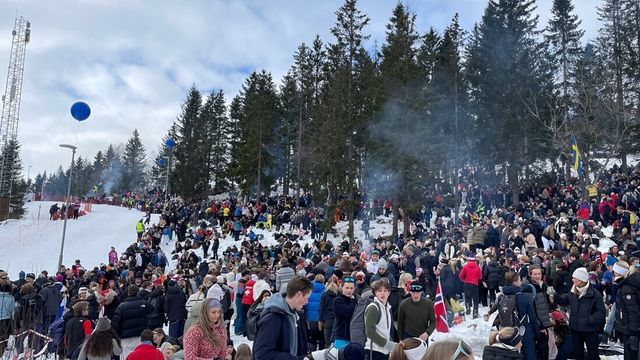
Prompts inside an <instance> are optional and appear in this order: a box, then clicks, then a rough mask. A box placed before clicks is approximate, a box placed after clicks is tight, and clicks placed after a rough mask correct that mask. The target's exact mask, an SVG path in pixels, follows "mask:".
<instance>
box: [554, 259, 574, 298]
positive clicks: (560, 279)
mask: <svg viewBox="0 0 640 360" xmlns="http://www.w3.org/2000/svg"><path fill="white" fill-rule="evenodd" d="M571 285H573V284H572V282H571V274H569V271H568V270H567V265H565V264H564V263H560V264H558V265H556V273H555V274H554V277H553V290H555V292H556V296H560V295H564V294H566V293H568V292H569V291H571Z"/></svg>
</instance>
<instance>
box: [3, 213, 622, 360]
mask: <svg viewBox="0 0 640 360" xmlns="http://www.w3.org/2000/svg"><path fill="white" fill-rule="evenodd" d="M52 204H53V202H47V201H44V202H31V203H28V204H27V205H26V207H27V215H26V216H25V217H24V218H23V219H21V220H9V221H6V222H3V223H0V249H2V251H1V252H0V269H2V270H5V271H8V272H9V275H10V277H11V278H12V279H16V278H17V277H18V272H20V270H24V271H25V272H33V273H36V274H37V273H38V272H40V271H42V270H44V269H46V270H48V271H49V273H52V272H53V271H54V269H55V267H56V265H57V263H58V254H59V251H60V240H61V237H62V226H63V221H50V220H49V207H50V206H51V205H52ZM38 212H40V215H39V216H38ZM142 216H143V213H141V212H139V211H136V210H128V209H126V208H122V207H117V206H110V205H94V206H93V208H92V212H91V213H90V214H89V215H86V216H83V217H80V218H79V219H78V220H69V221H68V223H67V234H66V241H65V252H64V263H65V264H66V265H67V266H69V265H71V264H72V263H73V261H74V260H75V259H80V260H81V261H82V264H83V265H84V266H85V267H93V266H97V265H99V264H101V263H104V262H107V253H108V252H109V249H110V247H111V246H115V247H116V250H117V251H118V253H121V252H122V251H123V250H124V249H125V248H126V247H128V246H129V245H130V244H131V243H132V242H134V241H136V231H135V224H136V222H137V221H138V220H140V218H141V217H142ZM158 217H159V216H158V215H154V216H153V217H152V219H151V221H152V223H157V221H158ZM360 226H361V222H359V221H356V222H355V235H356V237H357V238H360V239H363V238H364V233H363V232H362V231H361V229H360ZM347 227H348V224H347V223H346V222H341V223H339V224H337V225H336V229H337V230H338V235H337V236H336V237H333V236H332V235H329V236H328V238H329V239H330V240H332V241H333V243H334V245H339V243H340V242H341V241H342V239H343V238H344V237H346V234H347ZM399 227H400V229H399V231H402V229H403V227H402V223H400V224H399ZM255 232H256V233H257V234H262V235H264V240H263V243H265V244H267V245H271V244H275V243H276V241H275V239H274V238H273V233H272V232H271V231H268V230H255ZM369 233H370V235H371V237H373V238H376V237H377V236H378V235H383V236H385V235H389V234H391V220H390V219H388V218H384V217H380V218H378V219H377V221H372V222H371V226H370V231H369ZM310 241H311V240H308V237H307V240H305V241H302V242H301V244H302V245H303V246H304V244H305V243H308V242H310ZM232 244H234V242H233V241H232V239H231V238H230V237H229V238H227V239H224V240H223V241H221V244H220V252H222V251H224V250H225V249H226V248H227V246H230V245H232ZM238 245H239V244H238ZM172 248H173V244H171V245H168V246H164V245H163V250H164V251H165V253H166V254H167V255H169V254H170V253H171V249H172ZM198 255H199V256H202V253H201V250H198ZM171 263H173V266H170V268H175V261H172V262H171ZM487 311H488V309H487V308H480V314H481V315H482V314H484V313H486V312H487ZM493 317H495V314H494V315H493ZM493 317H492V318H491V319H490V321H489V322H485V321H484V320H482V319H475V320H467V321H465V322H463V323H462V324H460V325H457V326H455V327H453V328H452V329H451V332H450V333H448V334H442V333H434V334H433V335H432V337H431V339H430V341H437V340H442V339H449V338H455V339H463V340H464V341H465V342H467V343H468V344H469V346H471V348H472V349H473V351H474V355H475V357H476V359H481V354H482V349H483V347H484V346H485V345H486V344H487V342H488V338H489V334H490V332H491V328H490V325H489V324H491V323H492V322H493ZM232 339H233V341H234V343H235V345H236V346H237V345H238V344H240V343H248V344H251V342H250V341H248V340H247V339H246V338H244V337H238V336H233V338H232ZM601 358H603V359H616V357H604V356H603V357H601ZM620 358H621V357H620Z"/></svg>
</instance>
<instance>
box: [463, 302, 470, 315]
mask: <svg viewBox="0 0 640 360" xmlns="http://www.w3.org/2000/svg"><path fill="white" fill-rule="evenodd" d="M464 306H465V307H466V308H467V311H466V314H467V315H470V314H471V306H469V305H467V304H465V305H464Z"/></svg>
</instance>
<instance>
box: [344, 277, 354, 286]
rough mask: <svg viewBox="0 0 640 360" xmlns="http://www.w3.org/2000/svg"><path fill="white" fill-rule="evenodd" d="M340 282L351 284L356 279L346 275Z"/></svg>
mask: <svg viewBox="0 0 640 360" xmlns="http://www.w3.org/2000/svg"><path fill="white" fill-rule="evenodd" d="M342 282H343V283H351V284H353V283H355V282H356V280H355V279H354V278H352V277H351V276H346V277H343V278H342Z"/></svg>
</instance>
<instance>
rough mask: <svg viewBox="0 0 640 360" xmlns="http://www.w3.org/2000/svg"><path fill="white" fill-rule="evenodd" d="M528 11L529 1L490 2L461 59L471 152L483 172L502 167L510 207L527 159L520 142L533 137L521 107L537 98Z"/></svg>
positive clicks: (531, 7)
mask: <svg viewBox="0 0 640 360" xmlns="http://www.w3.org/2000/svg"><path fill="white" fill-rule="evenodd" d="M533 10H534V1H533V0H499V1H498V0H491V1H490V2H489V4H488V5H487V8H486V10H485V13H484V15H483V17H482V22H481V23H480V24H479V25H478V26H477V27H476V28H475V29H474V32H473V34H472V40H471V46H470V48H469V49H468V54H467V57H468V66H467V69H466V70H467V76H468V78H469V83H470V90H471V91H470V93H471V97H472V99H473V102H474V103H473V105H474V112H475V114H474V115H475V119H474V122H475V124H474V125H475V126H474V127H475V131H474V134H473V136H475V137H476V138H477V139H478V140H477V143H476V145H477V146H476V147H475V149H476V153H477V154H478V155H479V156H480V159H481V161H482V163H483V164H484V166H486V167H487V168H490V167H491V166H494V167H495V165H496V164H502V166H503V169H504V170H506V175H507V178H508V182H509V186H510V188H511V192H512V201H513V202H514V203H517V202H518V200H519V198H518V193H519V189H518V187H519V171H520V169H522V168H524V165H525V164H524V161H523V159H525V158H526V157H527V150H526V149H527V143H526V141H525V143H524V144H521V143H520V142H521V140H522V139H523V136H524V135H526V136H535V135H534V134H536V127H534V126H532V125H533V123H534V121H533V120H534V119H533V118H532V116H531V114H530V111H529V108H528V107H527V105H526V104H527V100H529V99H530V98H531V97H532V95H533V94H537V93H538V92H537V91H538V89H537V88H536V86H537V85H538V79H537V78H536V77H535V74H536V70H537V69H536V68H535V65H536V61H537V59H536V58H535V56H536V53H537V51H538V47H537V44H536V41H535V39H536V36H537V31H536V26H537V17H535V16H534V15H533ZM538 131H539V130H538ZM541 138H542V137H541ZM531 143H532V144H531V145H532V146H533V145H534V144H533V143H534V142H533V141H531ZM521 145H524V146H521ZM532 160H533V159H531V158H530V159H529V161H532Z"/></svg>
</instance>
